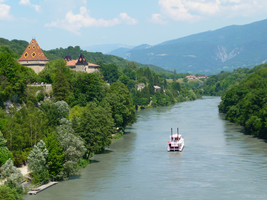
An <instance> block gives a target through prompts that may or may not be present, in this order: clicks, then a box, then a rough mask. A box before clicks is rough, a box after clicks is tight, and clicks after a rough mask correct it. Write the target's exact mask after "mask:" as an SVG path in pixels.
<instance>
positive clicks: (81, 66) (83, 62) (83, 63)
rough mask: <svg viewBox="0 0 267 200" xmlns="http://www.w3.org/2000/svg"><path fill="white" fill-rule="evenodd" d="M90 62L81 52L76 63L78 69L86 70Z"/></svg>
mask: <svg viewBox="0 0 267 200" xmlns="http://www.w3.org/2000/svg"><path fill="white" fill-rule="evenodd" d="M87 67H88V63H87V62H86V60H85V58H84V55H83V54H82V53H81V54H80V57H79V58H78V60H77V63H76V71H86V68H87Z"/></svg>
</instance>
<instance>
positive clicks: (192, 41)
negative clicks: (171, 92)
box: [111, 20, 267, 74]
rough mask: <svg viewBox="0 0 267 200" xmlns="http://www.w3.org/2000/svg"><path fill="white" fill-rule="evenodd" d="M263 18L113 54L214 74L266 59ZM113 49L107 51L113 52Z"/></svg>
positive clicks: (183, 70)
mask: <svg viewBox="0 0 267 200" xmlns="http://www.w3.org/2000/svg"><path fill="white" fill-rule="evenodd" d="M266 35H267V20H262V21H258V22H254V23H251V24H247V25H232V26H227V27H224V28H221V29H218V30H214V31H207V32H203V33H198V34H194V35H189V36H186V37H183V38H178V39H175V40H170V41H166V42H163V43H161V44H158V45H155V46H150V45H140V46H138V47H135V48H133V49H131V50H128V51H127V52H125V53H124V54H123V55H122V54H121V53H120V54H119V55H117V56H121V57H123V58H126V59H127V60H134V61H136V62H138V63H143V64H153V65H157V66H160V67H162V68H164V69H168V70H171V71H173V69H176V71H177V73H186V72H189V73H204V74H216V73H219V72H220V71H232V70H233V69H236V68H239V67H248V68H251V67H253V66H255V65H258V64H262V63H265V62H266V61H267V38H266ZM114 52H115V53H114ZM116 52H117V51H116V50H115V51H113V52H111V53H112V55H116Z"/></svg>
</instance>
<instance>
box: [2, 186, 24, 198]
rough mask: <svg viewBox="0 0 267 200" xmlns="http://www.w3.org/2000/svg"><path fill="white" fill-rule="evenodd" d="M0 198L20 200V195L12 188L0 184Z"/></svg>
mask: <svg viewBox="0 0 267 200" xmlns="http://www.w3.org/2000/svg"><path fill="white" fill-rule="evenodd" d="M0 199H1V200H22V199H23V198H22V196H21V195H19V194H18V193H17V191H16V190H15V189H14V188H10V187H8V186H6V185H0Z"/></svg>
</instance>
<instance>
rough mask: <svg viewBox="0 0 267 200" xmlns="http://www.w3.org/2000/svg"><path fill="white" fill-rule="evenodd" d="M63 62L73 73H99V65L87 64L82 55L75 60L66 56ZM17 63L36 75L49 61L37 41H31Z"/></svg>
mask: <svg viewBox="0 0 267 200" xmlns="http://www.w3.org/2000/svg"><path fill="white" fill-rule="evenodd" d="M65 60H66V62H67V64H66V66H67V67H69V68H70V69H72V70H75V71H83V72H87V73H92V72H96V71H99V68H100V66H99V65H96V64H92V63H87V62H86V60H85V58H84V55H83V54H82V53H81V54H80V57H79V58H78V59H77V60H72V58H71V56H70V55H66V56H65ZM18 62H19V63H20V64H22V65H24V66H25V67H29V68H31V69H33V70H34V71H35V73H36V74H38V73H40V72H41V71H42V70H43V69H44V68H45V64H46V63H47V62H49V60H48V59H47V58H46V57H45V55H44V53H43V51H42V49H41V48H40V46H39V45H38V43H37V41H36V40H35V39H32V41H31V42H30V43H29V45H28V46H27V48H26V49H25V51H24V53H23V54H22V56H21V57H20V58H19V59H18Z"/></svg>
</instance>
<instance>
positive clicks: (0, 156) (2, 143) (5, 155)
mask: <svg viewBox="0 0 267 200" xmlns="http://www.w3.org/2000/svg"><path fill="white" fill-rule="evenodd" d="M6 142H7V140H6V139H5V138H4V136H3V134H2V132H1V131H0V166H2V165H3V164H5V162H6V161H7V160H8V159H11V160H14V158H13V155H12V153H11V152H10V151H9V150H8V148H7V147H6Z"/></svg>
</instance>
